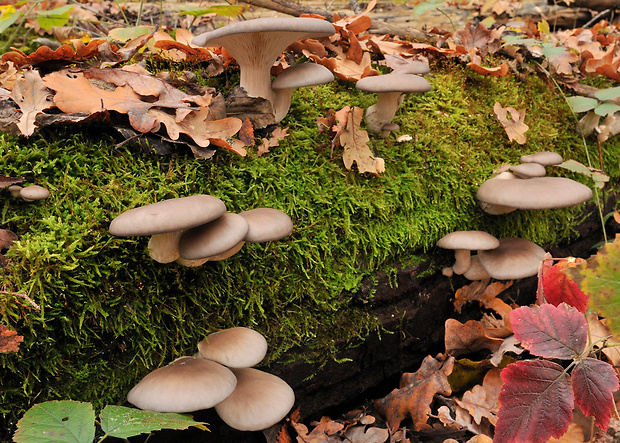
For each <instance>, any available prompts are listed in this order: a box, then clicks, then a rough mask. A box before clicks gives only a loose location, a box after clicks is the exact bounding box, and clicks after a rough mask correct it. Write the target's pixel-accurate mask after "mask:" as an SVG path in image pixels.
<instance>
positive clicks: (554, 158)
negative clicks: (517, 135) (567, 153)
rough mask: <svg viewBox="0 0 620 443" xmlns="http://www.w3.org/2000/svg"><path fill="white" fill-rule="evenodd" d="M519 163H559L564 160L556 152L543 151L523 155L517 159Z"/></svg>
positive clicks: (547, 164)
mask: <svg viewBox="0 0 620 443" xmlns="http://www.w3.org/2000/svg"><path fill="white" fill-rule="evenodd" d="M519 160H520V161H521V163H538V164H539V165H543V166H550V165H559V164H560V163H562V162H563V161H564V159H562V156H561V155H560V154H558V153H556V152H550V151H543V152H536V153H535V154H529V155H523V156H521V158H520V159H519Z"/></svg>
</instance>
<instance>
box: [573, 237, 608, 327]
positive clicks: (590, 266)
mask: <svg viewBox="0 0 620 443" xmlns="http://www.w3.org/2000/svg"><path fill="white" fill-rule="evenodd" d="M564 272H566V273H567V274H568V275H569V276H570V278H571V279H573V280H574V281H575V282H577V284H578V285H579V288H581V290H582V291H583V292H584V293H585V294H587V295H588V296H589V297H590V299H589V306H590V308H592V309H593V310H594V311H596V312H598V313H599V314H600V315H602V316H604V317H605V318H607V319H608V321H609V328H610V329H611V331H612V332H614V333H615V334H620V235H616V239H615V240H614V241H613V243H607V244H605V245H603V246H602V247H601V248H600V249H599V250H598V252H597V253H596V255H595V256H593V257H591V258H589V259H588V260H587V262H586V264H583V265H579V266H577V267H575V268H569V269H565V270H564Z"/></svg>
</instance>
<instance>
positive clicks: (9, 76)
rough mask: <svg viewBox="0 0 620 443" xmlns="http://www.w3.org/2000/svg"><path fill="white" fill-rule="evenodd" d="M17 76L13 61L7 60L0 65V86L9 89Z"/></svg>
mask: <svg viewBox="0 0 620 443" xmlns="http://www.w3.org/2000/svg"><path fill="white" fill-rule="evenodd" d="M18 76H19V74H18V71H17V69H16V68H15V63H13V62H11V61H9V62H6V63H4V62H3V63H2V66H0V86H2V87H3V88H5V89H8V90H9V91H11V90H12V89H13V86H14V85H15V82H16V81H17V77H18Z"/></svg>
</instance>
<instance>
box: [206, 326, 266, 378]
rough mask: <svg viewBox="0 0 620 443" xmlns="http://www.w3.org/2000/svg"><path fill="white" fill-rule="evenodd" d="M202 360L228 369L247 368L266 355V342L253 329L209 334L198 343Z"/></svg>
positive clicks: (241, 328)
mask: <svg viewBox="0 0 620 443" xmlns="http://www.w3.org/2000/svg"><path fill="white" fill-rule="evenodd" d="M198 351H199V352H200V356H201V357H202V358H206V359H207V360H213V361H215V362H218V363H220V364H222V365H224V366H228V367H229V368H249V367H250V366H254V365H257V364H258V363H260V362H261V360H262V359H263V358H265V355H267V340H265V337H263V335H262V334H261V333H260V332H257V331H255V330H254V329H250V328H244V327H241V326H239V327H236V328H230V329H225V330H223V331H220V332H215V333H213V334H209V335H208V336H207V338H206V339H204V340H202V341H201V342H200V343H198Z"/></svg>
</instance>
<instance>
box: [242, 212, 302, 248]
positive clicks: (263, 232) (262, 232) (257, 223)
mask: <svg viewBox="0 0 620 443" xmlns="http://www.w3.org/2000/svg"><path fill="white" fill-rule="evenodd" d="M239 215H240V216H242V217H243V218H244V219H245V220H246V221H247V222H248V225H249V229H248V233H247V234H246V236H245V241H247V242H250V243H262V242H268V241H274V240H280V239H281V238H284V237H286V236H287V235H289V234H290V233H291V232H293V221H292V220H291V218H290V217H289V216H288V215H287V214H285V213H284V212H282V211H278V210H277V209H273V208H255V209H250V210H248V211H243V212H240V213H239Z"/></svg>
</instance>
